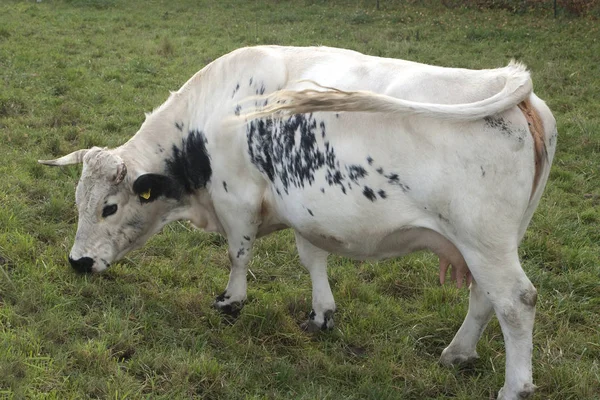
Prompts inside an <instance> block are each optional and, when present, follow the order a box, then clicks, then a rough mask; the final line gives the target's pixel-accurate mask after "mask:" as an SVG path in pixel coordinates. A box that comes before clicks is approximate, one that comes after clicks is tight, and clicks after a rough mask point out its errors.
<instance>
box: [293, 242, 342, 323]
mask: <svg viewBox="0 0 600 400" xmlns="http://www.w3.org/2000/svg"><path fill="white" fill-rule="evenodd" d="M296 247H297V248H298V254H299V255H300V261H301V262H302V265H304V267H306V269H307V270H308V272H309V274H310V279H311V282H312V307H313V309H312V311H311V313H310V317H309V319H308V321H306V322H305V323H303V324H302V328H303V329H306V330H307V331H318V330H321V329H331V328H333V313H334V312H335V301H334V299H333V293H331V288H330V287H329V280H328V279H327V256H328V255H329V253H327V252H326V251H325V250H322V249H319V248H318V247H316V246H313V245H312V244H311V243H310V242H308V241H307V240H306V239H304V238H303V237H302V236H300V234H299V233H298V232H296Z"/></svg>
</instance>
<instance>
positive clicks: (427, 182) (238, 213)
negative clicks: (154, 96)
mask: <svg viewBox="0 0 600 400" xmlns="http://www.w3.org/2000/svg"><path fill="white" fill-rule="evenodd" d="M532 88H533V86H532V81H531V77H530V74H529V72H528V71H527V69H526V68H525V66H523V65H522V64H519V63H516V62H511V63H510V64H508V65H507V66H506V67H502V68H497V69H486V70H469V69H460V68H445V67H438V66H431V65H424V64H419V63H415V62H410V61H404V60H399V59H390V58H380V57H373V56H367V55H363V54H360V53H358V52H355V51H350V50H344V49H335V48H328V47H306V48H301V47H279V46H259V47H248V48H242V49H238V50H236V51H233V52H231V53H229V54H227V55H224V56H222V57H220V58H218V59H217V60H215V61H213V62H212V63H210V64H209V65H207V66H206V67H204V68H203V69H202V70H200V71H199V72H198V73H196V74H195V75H194V76H193V77H191V78H190V79H189V80H188V81H187V82H186V83H185V84H184V85H183V86H182V87H181V88H180V89H179V90H178V91H177V92H174V93H171V95H170V96H169V98H168V99H167V100H166V102H165V103H164V104H162V105H161V106H160V107H158V108H157V109H155V110H154V111H153V112H152V113H150V114H148V115H147V116H146V119H145V121H144V123H143V124H142V125H141V127H140V129H139V130H138V132H137V133H136V134H135V135H134V136H133V137H131V138H130V139H129V141H127V142H126V143H124V144H123V145H121V146H119V147H116V148H113V149H107V148H100V147H93V148H90V149H81V150H77V151H74V152H73V153H71V154H68V155H65V156H63V157H60V158H58V159H55V160H46V161H40V162H41V163H43V164H48V165H55V166H57V165H58V166H60V165H68V164H76V163H83V169H82V172H81V179H80V180H79V183H78V185H77V189H76V193H75V201H76V205H77V208H78V212H79V220H78V226H77V232H76V235H75V241H74V244H73V247H72V249H71V252H70V254H69V261H70V263H71V265H72V266H73V268H75V269H76V270H78V271H84V272H100V271H103V270H105V269H106V268H108V267H109V266H110V264H111V263H114V262H116V261H118V260H119V259H121V258H122V257H123V256H124V255H125V254H127V253H128V252H130V251H132V250H133V249H136V248H139V247H140V246H142V245H143V244H144V243H145V242H146V241H147V240H148V238H149V237H150V236H152V235H153V234H154V233H156V232H158V231H160V230H161V228H162V227H163V226H165V225H166V224H168V223H169V222H171V221H175V220H188V221H190V222H191V223H192V224H193V225H195V226H196V227H198V228H201V229H204V230H205V231H208V232H218V233H220V234H222V235H224V236H225V237H226V238H227V242H228V254H229V259H230V261H231V270H230V276H229V282H228V284H227V287H226V288H225V291H224V292H223V293H222V294H221V295H219V296H218V297H217V298H216V301H215V307H216V308H218V309H220V310H222V311H223V312H237V311H239V310H240V309H241V307H242V306H243V304H244V301H245V300H246V288H247V282H246V275H247V271H248V262H249V261H250V258H251V254H252V246H253V244H254V241H255V240H256V239H257V238H260V237H261V236H265V235H267V234H269V233H272V232H274V231H278V230H281V229H286V228H291V229H293V231H294V234H295V241H296V246H297V250H298V253H299V256H300V260H301V263H302V264H303V265H304V267H306V269H307V270H308V272H309V274H310V278H311V282H312V312H311V313H310V319H309V321H307V323H306V325H305V328H307V329H328V328H331V327H332V326H333V314H334V311H335V309H336V306H335V301H334V298H333V294H332V292H331V288H330V286H329V283H328V277H327V257H328V254H330V253H335V254H339V255H342V256H347V257H352V258H356V259H385V258H391V257H398V256H402V255H404V254H408V253H411V252H413V251H417V250H423V249H428V250H431V251H433V252H434V253H435V254H437V255H438V256H439V258H440V280H442V281H443V276H444V275H445V273H446V270H447V268H448V266H449V265H452V266H453V267H455V268H456V271H458V272H455V273H454V274H453V276H456V277H457V279H458V280H459V282H462V280H463V278H467V280H468V281H471V282H470V287H469V290H470V297H469V308H468V312H467V315H466V318H465V320H464V322H463V324H462V326H461V327H460V329H459V330H458V332H457V333H456V336H455V337H454V339H453V340H452V341H451V343H450V344H449V345H448V347H446V348H445V349H444V350H443V352H442V354H441V359H440V361H441V363H442V364H444V365H454V364H459V363H464V362H470V361H472V360H474V359H475V358H477V352H476V345H477V342H478V340H479V338H480V336H481V334H482V332H483V330H484V329H485V327H486V325H487V323H488V321H489V320H490V318H491V317H492V315H493V314H494V312H495V314H496V316H497V318H498V320H499V322H500V326H501V329H502V333H503V336H504V340H505V347H506V370H505V383H504V386H503V387H502V388H501V389H500V391H499V393H498V399H521V398H528V397H530V396H532V394H533V392H534V389H535V386H534V384H533V382H532V365H531V358H532V346H533V344H532V330H533V324H534V317H535V305H536V299H537V292H536V289H535V287H534V286H533V285H532V283H531V282H530V280H529V279H528V278H527V276H526V274H525V273H524V271H523V269H522V266H521V263H520V260H519V255H518V246H519V243H520V241H521V240H522V238H523V236H524V234H525V230H526V228H527V226H528V224H529V222H530V220H531V218H532V215H533V213H534V210H535V209H536V206H537V205H538V202H539V201H540V197H541V196H542V192H543V190H544V187H545V184H546V181H547V179H548V174H549V170H550V166H551V163H552V159H553V157H554V152H555V147H556V137H557V130H556V122H555V120H554V117H553V116H552V113H551V111H550V110H549V108H548V107H547V106H546V104H545V103H544V102H543V101H542V100H540V99H539V98H538V97H537V96H536V95H535V94H534V93H533V91H532V90H533V89H532ZM469 274H470V275H471V276H472V280H471V279H469Z"/></svg>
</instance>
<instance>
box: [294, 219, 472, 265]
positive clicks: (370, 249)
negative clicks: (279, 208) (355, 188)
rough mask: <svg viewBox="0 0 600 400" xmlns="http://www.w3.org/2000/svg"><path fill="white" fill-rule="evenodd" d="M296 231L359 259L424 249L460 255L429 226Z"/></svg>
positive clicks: (319, 244) (452, 256) (321, 245)
mask: <svg viewBox="0 0 600 400" xmlns="http://www.w3.org/2000/svg"><path fill="white" fill-rule="evenodd" d="M298 232H299V233H300V234H301V235H302V236H303V237H304V238H306V239H307V240H308V241H310V242H311V243H312V244H313V245H315V246H316V247H319V248H321V249H323V250H326V251H328V252H330V253H333V254H338V255H342V256H346V257H351V258H356V259H361V260H364V259H375V260H381V259H386V258H393V257H399V256H403V255H406V254H409V253H412V252H414V251H418V250H425V249H427V250H431V251H433V252H434V253H436V254H437V255H438V256H440V257H444V258H447V259H450V260H455V261H459V260H458V259H459V258H460V259H462V256H461V255H460V253H459V251H458V250H457V249H456V247H455V246H454V245H453V244H452V243H451V242H450V241H449V240H448V239H446V238H445V237H444V236H442V235H441V234H439V233H437V232H435V231H433V230H431V229H428V228H421V227H404V228H400V229H397V230H395V231H393V232H391V233H385V234H384V233H380V234H377V233H374V232H371V233H370V234H369V235H336V234H335V233H333V232H330V231H328V230H325V229H323V230H322V231H316V230H309V231H303V230H299V231H298Z"/></svg>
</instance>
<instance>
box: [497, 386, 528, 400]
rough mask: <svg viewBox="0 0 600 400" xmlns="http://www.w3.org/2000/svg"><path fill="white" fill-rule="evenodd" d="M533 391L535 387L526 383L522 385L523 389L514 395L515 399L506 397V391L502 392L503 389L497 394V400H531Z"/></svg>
mask: <svg viewBox="0 0 600 400" xmlns="http://www.w3.org/2000/svg"><path fill="white" fill-rule="evenodd" d="M535 389H536V386H535V385H534V384H533V383H526V384H525V385H523V389H521V390H519V392H518V393H517V394H516V397H515V396H510V395H508V393H506V391H505V390H504V388H502V389H500V391H499V392H498V400H512V399H518V400H525V399H532V398H533V393H534V392H535Z"/></svg>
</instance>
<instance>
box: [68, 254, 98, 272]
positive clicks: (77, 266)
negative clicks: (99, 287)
mask: <svg viewBox="0 0 600 400" xmlns="http://www.w3.org/2000/svg"><path fill="white" fill-rule="evenodd" d="M69 262H70V263H71V267H73V269H74V270H75V271H77V272H79V273H82V274H89V273H90V272H92V267H93V266H94V260H93V259H92V258H89V257H81V258H80V259H78V260H73V259H72V258H71V257H70V256H69Z"/></svg>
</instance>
